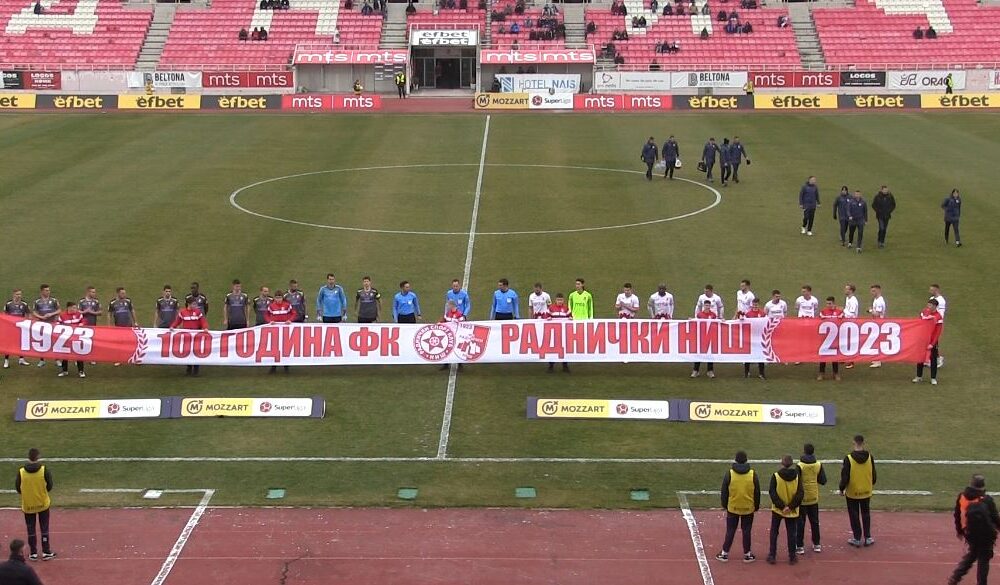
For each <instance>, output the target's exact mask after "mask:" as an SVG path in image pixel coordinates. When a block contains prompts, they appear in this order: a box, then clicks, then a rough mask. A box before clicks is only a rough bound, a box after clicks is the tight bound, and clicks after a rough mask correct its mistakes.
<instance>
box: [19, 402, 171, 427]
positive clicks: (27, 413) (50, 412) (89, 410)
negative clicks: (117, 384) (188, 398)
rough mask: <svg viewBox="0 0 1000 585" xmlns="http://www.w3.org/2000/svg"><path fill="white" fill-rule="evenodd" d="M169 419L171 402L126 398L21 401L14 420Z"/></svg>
mask: <svg viewBox="0 0 1000 585" xmlns="http://www.w3.org/2000/svg"><path fill="white" fill-rule="evenodd" d="M169 416H170V399H169V398H125V399H121V400H107V399H100V400H21V399H18V401H17V405H16V406H15V409H14V420H15V421H18V422H25V421H38V420H95V419H123V418H126V419H135V418H167V417H169Z"/></svg>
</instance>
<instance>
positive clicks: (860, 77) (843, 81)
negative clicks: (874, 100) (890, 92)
mask: <svg viewBox="0 0 1000 585" xmlns="http://www.w3.org/2000/svg"><path fill="white" fill-rule="evenodd" d="M840 86H841V87H885V71H841V72H840Z"/></svg>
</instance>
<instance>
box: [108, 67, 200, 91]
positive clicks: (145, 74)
mask: <svg viewBox="0 0 1000 585" xmlns="http://www.w3.org/2000/svg"><path fill="white" fill-rule="evenodd" d="M201 78H202V72H201V71H130V72H129V73H128V77H127V79H128V86H129V87H130V88H132V89H141V88H144V87H146V84H147V83H152V84H153V87H154V88H155V89H172V88H185V89H200V88H201Z"/></svg>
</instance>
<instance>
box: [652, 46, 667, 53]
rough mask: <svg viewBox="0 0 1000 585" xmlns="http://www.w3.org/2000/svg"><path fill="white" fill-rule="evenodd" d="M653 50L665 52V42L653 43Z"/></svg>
mask: <svg viewBox="0 0 1000 585" xmlns="http://www.w3.org/2000/svg"><path fill="white" fill-rule="evenodd" d="M653 52H654V53H656V54H660V53H664V52H666V43H656V44H655V45H653Z"/></svg>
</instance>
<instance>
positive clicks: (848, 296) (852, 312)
mask: <svg viewBox="0 0 1000 585" xmlns="http://www.w3.org/2000/svg"><path fill="white" fill-rule="evenodd" d="M857 290H858V288H857V287H856V286H854V285H853V284H851V283H847V284H845V285H844V319H857V318H858V316H859V315H860V314H861V302H860V301H858V297H857V296H856V295H855V294H854V293H855V292H857ZM853 367H854V362H847V363H846V364H844V368H846V369H848V370H850V369H851V368H853Z"/></svg>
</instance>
